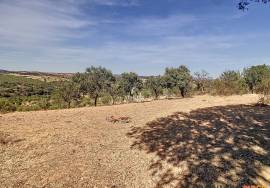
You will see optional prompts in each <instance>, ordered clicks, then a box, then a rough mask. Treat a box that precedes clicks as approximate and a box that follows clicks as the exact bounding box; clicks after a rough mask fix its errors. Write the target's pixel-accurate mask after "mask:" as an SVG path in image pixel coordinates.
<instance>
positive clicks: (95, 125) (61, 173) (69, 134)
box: [0, 95, 270, 187]
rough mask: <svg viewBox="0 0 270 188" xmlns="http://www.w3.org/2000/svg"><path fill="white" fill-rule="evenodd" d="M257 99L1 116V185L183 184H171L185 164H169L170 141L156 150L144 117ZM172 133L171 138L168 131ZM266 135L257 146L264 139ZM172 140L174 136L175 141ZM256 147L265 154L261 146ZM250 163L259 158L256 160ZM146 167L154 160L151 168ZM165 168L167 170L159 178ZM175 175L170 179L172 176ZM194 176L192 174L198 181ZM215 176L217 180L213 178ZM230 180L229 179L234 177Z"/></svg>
mask: <svg viewBox="0 0 270 188" xmlns="http://www.w3.org/2000/svg"><path fill="white" fill-rule="evenodd" d="M257 99H258V97H257V96H256V95H244V96H231V97H211V96H199V97H194V98H187V99H176V100H159V101H153V102H146V103H137V104H125V105H118V106H104V107H96V108H79V109H69V110H55V111H39V112H22V113H11V114H5V115H1V116H0V137H1V138H2V141H1V143H0V144H1V145H0V146H1V148H0V171H1V173H0V184H1V185H2V187H34V186H35V187H166V186H168V187H173V186H182V187H186V186H187V185H182V184H179V182H181V181H182V180H183V179H181V176H182V178H184V177H186V176H187V175H186V172H184V171H188V169H185V168H186V166H183V168H182V167H181V165H183V164H182V163H180V162H181V161H179V160H180V159H179V160H178V162H177V163H172V162H170V161H169V160H170V156H169V155H167V154H169V153H170V152H171V149H172V150H173V148H172V145H168V147H167V148H166V149H169V150H167V151H166V153H163V155H164V156H161V155H160V154H161V153H160V152H161V151H159V150H164V148H163V147H160V146H161V145H159V147H156V145H153V143H152V141H153V140H151V141H150V140H149V139H148V140H147V138H144V137H143V136H145V135H147V134H148V133H149V131H151V130H149V129H151V128H153V127H151V124H150V126H149V122H152V121H153V120H156V119H157V118H161V117H166V116H169V115H171V114H173V113H175V112H189V111H191V110H196V109H198V108H207V107H213V106H225V105H238V104H249V103H255V102H256V101H257ZM264 113H265V114H262V118H265V117H266V116H268V115H270V114H269V111H267V112H264ZM266 113H267V114H266ZM111 115H114V116H129V117H131V118H132V122H131V123H128V124H113V123H110V122H108V121H106V117H108V116H111ZM268 117H269V116H268ZM210 119H211V118H210ZM265 121H267V120H265ZM263 123H265V122H263ZM168 124H170V123H168ZM162 126H167V124H166V125H162ZM176 126H181V125H179V124H177V125H176ZM226 126H229V123H228V124H226ZM261 126H265V125H264V124H263V125H261ZM268 127H269V126H268ZM154 129H155V130H156V127H154ZM264 129H267V128H265V127H264ZM164 131H165V132H162V134H161V135H160V137H159V138H155V142H156V143H158V144H162V145H164V144H165V145H166V143H164V142H163V141H162V142H160V141H161V139H163V138H162V135H166V136H168V134H167V132H166V130H164ZM189 131H190V130H189ZM266 131H269V129H267V130H266ZM172 136H174V138H175V135H172ZM248 136H249V135H248ZM170 139H171V138H169V139H168V140H170ZM267 139H268V138H266V143H264V144H267V141H269V139H268V140H267ZM187 142H188V141H187ZM177 144H179V143H178V141H177V142H175V146H176V145H177ZM268 144H270V142H269V143H268ZM206 145H207V143H206ZM152 147H153V148H152ZM151 149H152V150H153V151H152V150H151ZM178 149H179V148H178ZM259 149H260V148H259ZM263 149H264V150H265V149H268V148H263ZM154 150H155V151H154ZM178 152H179V151H178ZM262 152H266V153H267V155H269V150H267V151H262ZM174 154H176V153H174ZM176 155H177V154H176ZM217 156H220V154H217ZM162 157H164V158H162ZM191 157H192V156H191ZM229 157H230V156H229ZM268 157H269V156H268ZM171 159H172V157H171ZM205 159H206V158H205ZM268 159H269V158H266V159H265V160H268ZM241 160H242V159H241ZM261 160H264V159H261ZM269 160H270V159H269ZM157 161H159V163H157ZM183 161H185V160H184V159H183ZM258 161H259V162H260V160H259V159H258ZM194 162H201V161H199V160H197V161H194ZM252 162H253V161H252ZM259 162H258V163H259ZM263 162H264V164H265V165H266V166H267V162H265V161H261V163H263ZM268 162H269V161H268ZM239 164H240V163H239ZM154 165H161V166H160V167H159V168H158V167H157V166H154ZM179 165H180V166H179ZM259 165H262V164H259ZM269 165H270V164H269ZM231 168H232V167H231ZM265 169H267V168H265ZM168 172H170V174H171V175H170V176H167V177H166V173H167V174H168ZM181 172H183V173H182V174H181ZM179 173H180V175H179ZM262 173H266V174H267V173H268V172H267V171H266V172H262ZM269 173H270V171H269ZM176 174H178V177H177V178H174V179H173V177H174V176H173V175H176ZM210 174H211V173H210ZM164 175H165V176H164ZM179 177H180V179H179ZM198 177H199V175H198ZM198 177H197V180H200V177H199V179H198ZM164 178H165V179H164ZM166 178H167V179H166ZM191 178H195V179H194V180H193V179H192V182H193V181H196V177H191ZM267 178H269V175H268V177H263V178H262V180H261V181H264V182H266V183H267V181H268V180H267ZM212 179H213V178H212ZM215 180H218V182H221V181H220V180H219V179H218V177H216V178H215ZM190 181H191V180H190ZM224 181H226V180H224ZM230 181H232V183H231V184H233V183H235V182H237V183H239V181H240V180H239V179H236V180H230ZM269 181H270V180H269ZM192 182H191V183H192ZM253 182H255V180H254V181H253ZM256 182H258V181H257V180H256ZM193 183H195V182H193ZM200 183H205V182H202V181H201V182H200ZM213 183H214V182H213ZM224 184H226V182H225V183H224Z"/></svg>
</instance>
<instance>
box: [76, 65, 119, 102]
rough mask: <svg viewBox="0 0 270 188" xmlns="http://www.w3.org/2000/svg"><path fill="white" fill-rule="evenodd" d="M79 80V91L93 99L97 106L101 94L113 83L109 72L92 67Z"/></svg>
mask: <svg viewBox="0 0 270 188" xmlns="http://www.w3.org/2000/svg"><path fill="white" fill-rule="evenodd" d="M80 79H81V81H80V82H81V83H82V84H81V89H82V90H83V91H84V93H86V94H88V95H89V97H91V98H93V99H94V104H95V106H97V100H98V98H99V97H100V95H101V94H102V93H103V92H106V91H107V90H108V88H109V87H111V85H112V83H113V82H114V81H115V77H114V76H113V74H112V72H111V71H110V70H107V69H106V68H103V67H94V66H91V67H90V68H87V69H86V72H85V73H84V74H83V76H82V77H81V78H80Z"/></svg>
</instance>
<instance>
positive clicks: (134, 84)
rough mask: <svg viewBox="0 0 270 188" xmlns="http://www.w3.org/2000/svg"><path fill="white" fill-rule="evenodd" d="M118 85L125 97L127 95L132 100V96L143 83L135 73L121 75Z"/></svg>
mask: <svg viewBox="0 0 270 188" xmlns="http://www.w3.org/2000/svg"><path fill="white" fill-rule="evenodd" d="M120 85H121V87H122V89H123V92H124V93H125V95H129V96H130V97H131V98H132V99H133V96H134V94H136V93H138V92H139V91H140V90H141V89H142V88H143V82H142V80H141V79H140V78H139V76H138V75H137V74H136V73H133V72H129V73H122V74H121V81H120Z"/></svg>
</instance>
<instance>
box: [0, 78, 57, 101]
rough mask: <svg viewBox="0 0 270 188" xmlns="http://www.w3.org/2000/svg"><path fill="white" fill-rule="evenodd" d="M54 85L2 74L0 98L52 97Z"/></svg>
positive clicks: (53, 83)
mask: <svg viewBox="0 0 270 188" xmlns="http://www.w3.org/2000/svg"><path fill="white" fill-rule="evenodd" d="M54 85H56V84H55V82H50V83H46V82H43V81H40V80H35V79H31V78H24V77H21V76H20V77H19V76H14V75H7V74H0V97H18V96H33V95H40V96H42V95H50V94H51V93H52V91H53V90H54Z"/></svg>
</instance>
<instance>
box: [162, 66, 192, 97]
mask: <svg viewBox="0 0 270 188" xmlns="http://www.w3.org/2000/svg"><path fill="white" fill-rule="evenodd" d="M164 80H165V84H166V87H167V88H169V89H172V88H174V87H176V88H178V89H179V91H180V94H181V96H182V97H185V96H186V94H187V92H188V88H189V85H190V82H191V74H190V70H189V69H188V68H187V67H186V66H184V65H181V66H180V67H178V68H166V70H165V75H164Z"/></svg>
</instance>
